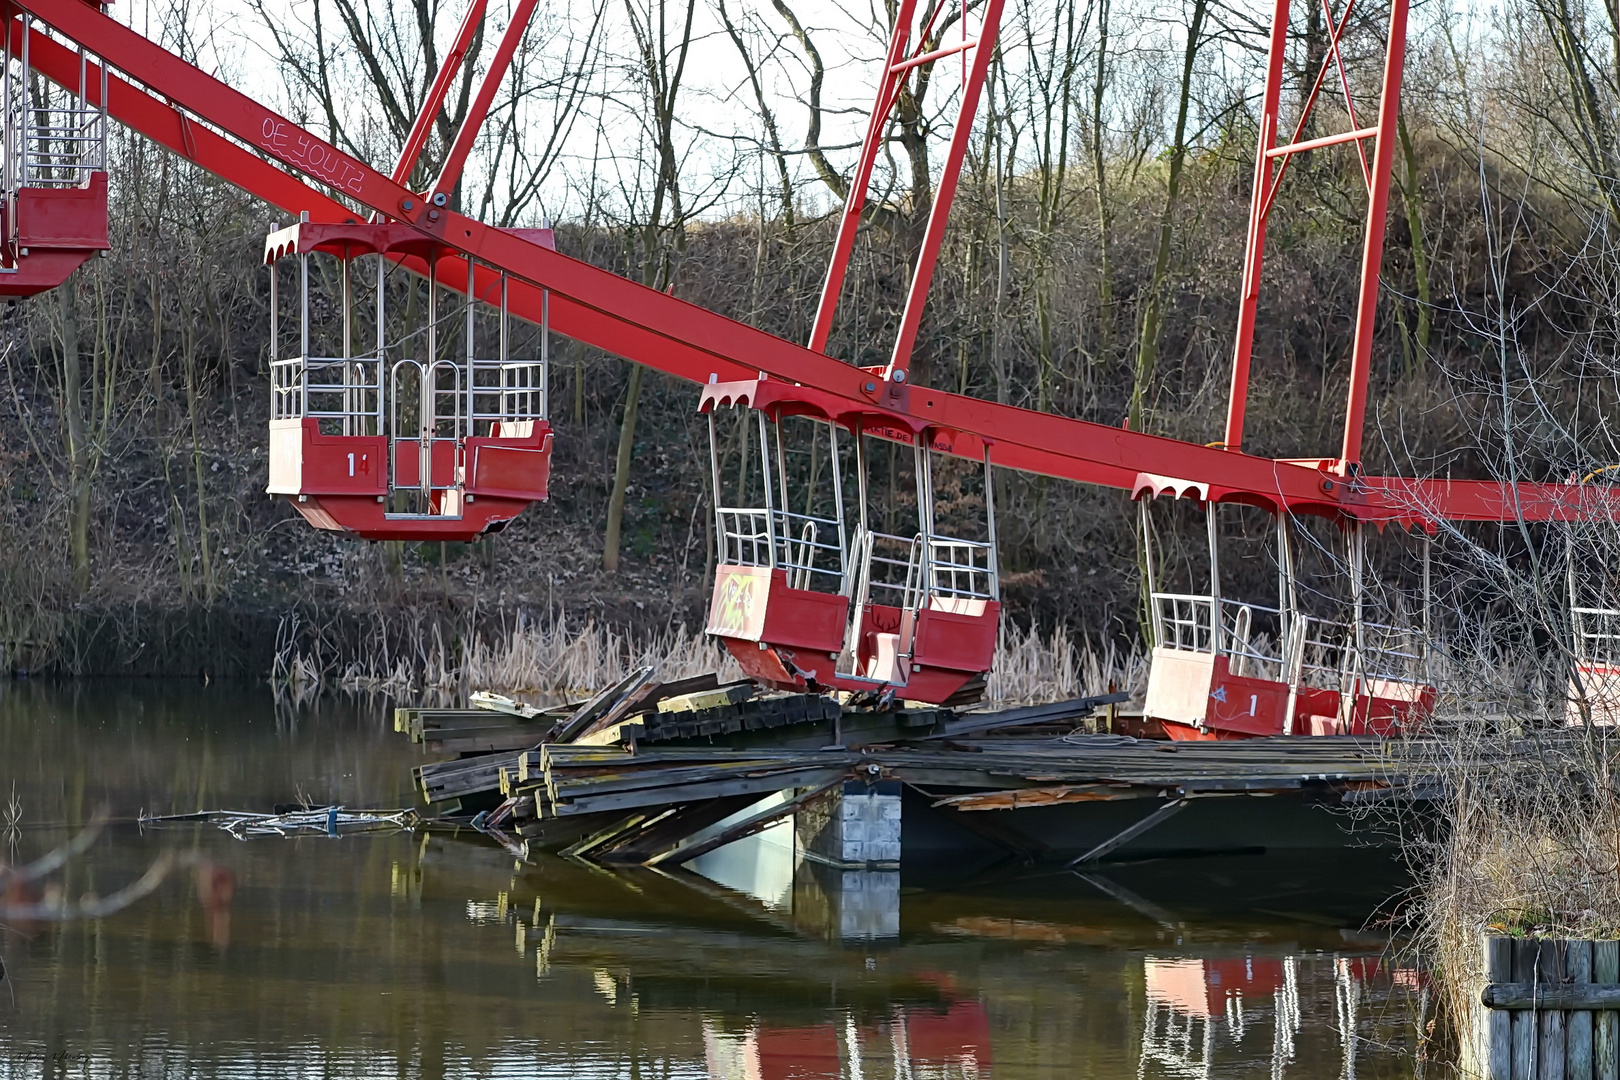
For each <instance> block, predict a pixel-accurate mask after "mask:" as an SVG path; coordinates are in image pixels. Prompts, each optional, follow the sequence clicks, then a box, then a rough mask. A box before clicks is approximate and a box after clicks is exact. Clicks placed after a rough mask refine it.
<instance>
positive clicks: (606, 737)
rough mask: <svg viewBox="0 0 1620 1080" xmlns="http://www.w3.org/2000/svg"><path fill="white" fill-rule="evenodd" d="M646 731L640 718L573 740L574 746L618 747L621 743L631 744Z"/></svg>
mask: <svg viewBox="0 0 1620 1080" xmlns="http://www.w3.org/2000/svg"><path fill="white" fill-rule="evenodd" d="M646 730H647V724H646V721H644V720H643V719H642V718H641V717H639V716H638V717H636V718H634V719H632V720H623V721H620V722H619V723H617V724H613V725H611V726H609V727H604V728H602V729H600V730H599V731H593V732H591V733H589V734H587V735H581V736H580V737H579V738H577V739H575V740H574V745H575V746H618V745H620V744H621V743H627V742H629V743H633V742H635V741H636V739H637V737H638V736H640V735H641V733H642V732H644V731H646Z"/></svg>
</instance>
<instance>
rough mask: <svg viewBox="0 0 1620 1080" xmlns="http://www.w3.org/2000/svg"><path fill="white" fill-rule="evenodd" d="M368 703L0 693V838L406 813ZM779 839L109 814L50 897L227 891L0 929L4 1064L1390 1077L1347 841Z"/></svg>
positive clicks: (139, 1070)
mask: <svg viewBox="0 0 1620 1080" xmlns="http://www.w3.org/2000/svg"><path fill="white" fill-rule="evenodd" d="M384 716H385V711H384V709H383V708H382V706H381V704H380V703H378V704H376V705H373V706H371V707H369V708H366V709H354V708H341V707H338V706H335V705H332V704H327V705H326V706H324V707H323V709H322V711H320V712H302V713H298V714H295V715H285V714H284V715H282V716H279V717H278V716H277V715H276V714H275V712H274V711H273V710H272V709H271V708H270V707H269V705H268V703H267V702H265V701H262V700H260V699H259V698H258V697H257V696H256V695H248V694H237V695H235V696H232V695H229V694H225V693H221V692H218V691H214V692H207V693H205V692H202V691H188V692H185V693H180V692H177V691H176V690H175V689H174V688H172V687H164V686H161V685H147V686H143V687H138V688H135V689H117V688H111V689H109V688H104V687H103V688H94V689H82V688H81V689H78V690H73V689H53V688H42V687H38V686H21V687H4V688H0V793H9V791H10V789H11V787H12V785H13V783H15V785H16V789H17V792H18V799H19V801H20V802H21V804H22V806H23V824H24V829H23V832H22V834H21V837H20V839H19V840H18V842H17V847H16V850H15V851H13V852H8V853H7V857H12V858H18V857H21V858H26V857H28V856H30V855H33V854H37V853H39V852H40V851H43V850H45V849H46V848H48V847H50V846H51V845H52V844H54V843H56V842H58V841H59V840H60V839H61V838H62V837H63V836H65V835H67V834H68V833H69V832H70V831H71V830H72V829H73V828H74V827H75V826H76V825H77V824H78V823H79V822H82V821H83V819H84V818H85V816H87V815H88V814H89V813H91V812H93V811H94V809H95V808H96V807H97V806H101V805H106V806H108V807H109V808H110V810H111V811H112V812H113V813H114V814H118V815H133V814H134V813H136V812H137V811H139V810H141V809H143V808H144V809H145V810H147V811H148V812H168V813H175V812H183V811H191V810H197V809H211V808H215V807H220V806H226V807H231V808H236V809H247V810H263V811H268V810H270V809H271V808H272V806H273V805H274V804H276V803H282V802H291V801H295V800H297V799H298V797H299V796H300V795H304V796H307V797H308V798H309V799H311V800H312V801H316V802H328V801H330V802H336V803H343V804H345V805H348V806H351V807H363V806H397V805H402V804H403V803H405V802H407V801H408V800H409V795H410V793H409V790H408V784H409V779H408V773H409V768H410V765H411V764H412V763H413V762H414V761H415V760H416V758H415V756H414V753H413V750H412V748H411V747H409V746H408V745H406V744H403V743H401V741H400V740H399V739H398V737H397V736H395V735H394V734H393V732H392V731H391V730H390V728H391V725H389V724H388V723H387V722H386V720H385V719H384ZM780 841H781V834H770V835H766V836H764V837H762V838H760V839H759V840H758V841H757V842H756V843H754V844H753V845H752V846H751V847H746V848H745V847H734V848H732V849H724V850H722V851H721V852H717V853H715V856H713V857H709V858H708V859H706V860H705V861H704V863H703V864H702V868H703V869H704V870H705V871H706V872H707V874H708V875H709V876H701V875H698V874H694V873H684V872H683V873H677V874H665V873H659V872H656V871H650V870H637V871H634V872H628V873H622V874H616V873H608V872H605V871H602V870H599V869H597V868H594V867H591V866H588V865H585V864H582V863H577V862H573V861H569V860H562V859H556V858H548V857H543V856H537V857H534V858H533V859H532V861H527V862H526V861H523V860H520V859H515V858H514V857H513V856H512V854H510V853H509V852H507V851H506V850H503V849H502V848H500V847H498V846H496V845H494V844H492V843H490V842H489V841H488V840H487V839H486V838H484V837H481V836H478V835H476V834H461V835H453V834H445V833H432V834H423V833H403V834H398V835H389V836H351V837H342V838H327V837H301V838H296V839H287V840H281V839H269V838H265V839H253V840H248V841H239V840H236V839H233V838H232V837H231V836H229V835H228V834H226V833H223V832H221V831H220V830H218V829H216V828H213V827H212V826H207V825H195V826H186V827H173V828H169V829H165V830H162V831H157V832H153V831H147V832H145V833H143V832H142V831H140V830H139V829H137V828H134V827H122V828H118V829H115V830H114V832H113V834H112V835H111V836H110V837H109V838H108V839H107V840H104V841H103V842H102V843H101V844H100V845H99V846H98V847H97V849H96V850H95V851H94V852H93V853H92V856H91V857H90V858H88V859H85V860H82V861H81V862H80V863H78V864H75V866H74V867H73V868H72V870H71V872H70V874H69V878H68V880H67V882H66V886H67V888H68V889H69V891H70V894H72V893H73V892H74V890H77V891H86V890H92V889H94V890H102V891H104V890H106V889H108V888H111V887H115V886H116V884H117V883H118V882H120V881H124V880H127V879H128V877H129V876H130V875H131V874H132V873H134V872H138V871H139V868H141V867H143V866H145V865H146V864H147V863H149V862H150V860H151V859H152V858H153V857H154V855H155V854H157V853H158V852H160V851H162V850H164V849H166V848H174V847H180V848H184V849H186V850H191V851H196V852H198V853H199V854H200V855H203V856H205V857H207V858H208V859H210V860H212V861H213V862H214V863H216V864H218V865H219V866H221V867H224V868H228V871H229V874H230V879H229V885H228V886H227V885H226V884H225V881H224V880H223V879H221V880H220V881H218V882H214V883H213V884H212V885H211V886H207V887H205V888H204V889H203V892H202V893H200V892H199V887H198V885H197V883H195V882H193V881H191V880H187V881H184V882H181V881H176V882H172V883H170V885H168V886H165V888H164V889H163V890H161V891H160V892H159V893H158V894H157V895H156V896H154V897H152V898H150V899H149V900H148V901H146V902H144V903H143V904H141V905H139V906H137V907H135V908H132V909H130V910H128V911H125V912H123V913H121V914H119V915H117V916H115V917H113V918H109V919H105V920H102V921H99V922H91V923H81V924H73V925H68V926H61V927H34V928H32V929H30V930H29V932H28V933H27V934H21V933H16V932H6V931H0V958H3V959H4V962H5V964H6V967H7V970H8V973H9V977H8V978H7V979H6V980H5V981H4V982H0V1078H5V1080H10V1078H13V1077H18V1078H20V1077H28V1078H33V1077H44V1076H52V1077H55V1076H63V1077H68V1076H81V1075H84V1076H132V1077H170V1076H197V1077H204V1076H206V1077H214V1076H226V1077H283V1076H294V1075H299V1076H302V1075H310V1076H316V1075H319V1076H328V1077H351V1076H386V1077H411V1078H423V1080H437V1078H440V1077H483V1076H512V1077H519V1076H523V1077H528V1076H542V1077H548V1078H550V1077H558V1078H561V1077H569V1078H574V1077H578V1078H590V1077H627V1078H628V1077H637V1078H640V1077H648V1078H651V1077H658V1078H661V1080H662V1078H670V1080H679V1078H686V1077H692V1078H698V1077H714V1078H716V1080H777V1078H780V1080H820V1078H829V1080H831V1078H838V1080H845V1078H848V1080H857V1078H858V1080H902V1078H905V1080H932V1078H941V1080H943V1078H946V1077H950V1078H968V1077H995V1078H997V1080H1008V1078H1024V1077H1029V1078H1037V1077H1039V1078H1046V1077H1052V1078H1057V1077H1132V1076H1138V1077H1142V1078H1144V1080H1148V1078H1157V1077H1249V1076H1254V1077H1266V1076H1287V1077H1299V1078H1317V1077H1351V1076H1358V1077H1362V1078H1364V1080H1366V1078H1378V1077H1394V1076H1411V1075H1412V1074H1413V1063H1412V1057H1411V1054H1410V1050H1409V1047H1410V1045H1411V1043H1412V1033H1413V1031H1414V1030H1415V1028H1414V1016H1415V1015H1417V1012H1416V1006H1417V1004H1418V1003H1419V1002H1420V1000H1421V996H1422V988H1421V981H1420V980H1418V979H1417V978H1416V977H1415V975H1413V974H1412V973H1410V972H1390V971H1389V970H1387V969H1386V968H1384V967H1382V966H1380V964H1379V962H1378V958H1379V955H1380V952H1381V950H1380V948H1379V947H1378V945H1377V943H1376V942H1373V943H1371V944H1368V943H1366V942H1367V939H1365V938H1364V937H1363V936H1362V935H1359V934H1357V933H1356V932H1355V928H1357V927H1359V926H1361V925H1362V923H1363V921H1364V920H1365V918H1366V916H1367V915H1368V913H1369V912H1370V911H1371V910H1372V907H1373V905H1374V904H1375V903H1376V901H1377V899H1378V898H1379V897H1380V896H1382V895H1387V893H1388V892H1389V891H1390V890H1391V889H1392V888H1394V887H1395V885H1396V884H1398V879H1395V878H1393V877H1392V876H1391V874H1390V870H1389V867H1388V866H1387V864H1385V863H1384V862H1382V861H1381V860H1380V859H1378V858H1376V857H1374V856H1373V855H1371V854H1366V855H1365V856H1364V857H1361V858H1359V859H1358V858H1357V857H1356V856H1355V853H1351V855H1350V856H1346V855H1345V854H1344V853H1336V854H1334V855H1333V856H1331V858H1329V859H1327V860H1324V861H1323V862H1322V863H1320V864H1317V863H1313V862H1312V860H1311V859H1310V858H1309V857H1308V856H1298V857H1290V858H1289V859H1287V860H1280V859H1272V858H1270V857H1267V856H1246V857H1243V858H1231V859H1205V860H1188V861H1170V860H1166V861H1162V862H1157V863H1143V864H1139V865H1134V866H1115V867H1110V868H1109V869H1108V870H1107V871H1106V873H1105V874H1104V875H1101V876H1099V875H1092V877H1090V878H1081V877H1078V876H1075V875H1050V874H1048V875H1041V876H1036V877H1028V878H1022V879H1013V878H1007V877H1003V878H999V879H990V880H982V881H975V882H963V881H961V880H958V879H954V878H953V877H952V874H951V868H949V867H932V868H931V867H912V866H909V865H908V866H907V867H906V869H905V870H904V872H903V873H901V874H900V875H898V876H896V875H892V874H891V875H868V876H864V877H863V876H862V875H853V876H847V875H845V874H844V873H842V872H838V871H831V870H829V869H828V868H825V867H822V866H819V865H817V864H813V863H805V862H797V861H795V860H794V858H793V853H792V850H791V847H790V846H788V845H786V844H783V843H781V842H780ZM1347 881H1348V882H1355V883H1358V884H1357V887H1358V888H1361V889H1363V890H1364V891H1363V892H1361V893H1356V892H1354V891H1346V889H1345V887H1344V886H1343V884H1342V883H1344V882H1347ZM210 889H211V890H212V891H211V892H210V891H209V890H210ZM227 892H228V893H229V895H228V896H226V895H224V894H225V893H227ZM205 894H206V895H205Z"/></svg>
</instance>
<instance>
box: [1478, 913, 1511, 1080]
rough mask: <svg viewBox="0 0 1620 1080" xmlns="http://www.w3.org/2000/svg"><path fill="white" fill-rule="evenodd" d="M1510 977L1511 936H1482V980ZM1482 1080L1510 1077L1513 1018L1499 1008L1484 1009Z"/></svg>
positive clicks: (1493, 980)
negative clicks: (1483, 952) (1483, 951)
mask: <svg viewBox="0 0 1620 1080" xmlns="http://www.w3.org/2000/svg"><path fill="white" fill-rule="evenodd" d="M1512 978H1513V939H1512V938H1507V937H1487V938H1486V939H1485V979H1486V981H1487V982H1488V983H1495V982H1507V981H1509V980H1510V979H1512ZM1484 1024H1485V1065H1486V1074H1485V1075H1486V1080H1513V1041H1512V1033H1513V1018H1512V1016H1510V1015H1509V1014H1508V1013H1506V1012H1504V1011H1502V1010H1499V1009H1491V1008H1486V1009H1485V1016H1484Z"/></svg>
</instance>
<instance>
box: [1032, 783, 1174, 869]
mask: <svg viewBox="0 0 1620 1080" xmlns="http://www.w3.org/2000/svg"><path fill="white" fill-rule="evenodd" d="M1186 806H1187V799H1186V798H1185V797H1182V798H1179V799H1171V800H1170V801H1169V802H1167V803H1165V804H1164V805H1163V806H1161V807H1158V808H1157V809H1155V810H1154V811H1153V812H1151V813H1149V814H1147V815H1146V816H1144V817H1142V818H1141V819H1139V820H1137V821H1134V822H1132V823H1131V824H1129V825H1127V826H1125V828H1123V829H1121V830H1120V831H1119V832H1117V833H1115V834H1114V835H1113V836H1110V837H1109V838H1108V839H1107V840H1104V841H1103V842H1102V843H1100V844H1098V845H1097V846H1096V847H1094V848H1092V849H1091V850H1090V851H1087V852H1086V853H1085V854H1083V855H1078V856H1076V857H1075V858H1073V859H1070V860H1069V861H1068V862H1066V863H1064V864H1063V868H1064V869H1065V870H1072V869H1073V868H1074V867H1076V866H1081V865H1083V864H1085V863H1092V862H1096V861H1097V860H1098V859H1100V858H1102V857H1103V856H1104V855H1107V854H1108V853H1109V852H1111V851H1113V850H1115V849H1116V848H1119V847H1121V846H1123V845H1125V844H1128V843H1130V842H1131V841H1132V840H1135V839H1136V838H1137V837H1138V836H1141V835H1142V834H1143V833H1145V832H1147V831H1148V830H1149V829H1152V828H1154V827H1155V826H1157V825H1158V824H1160V823H1161V822H1163V821H1166V820H1168V819H1169V818H1172V817H1174V816H1175V815H1177V814H1179V813H1181V811H1182V810H1184V809H1185V808H1186Z"/></svg>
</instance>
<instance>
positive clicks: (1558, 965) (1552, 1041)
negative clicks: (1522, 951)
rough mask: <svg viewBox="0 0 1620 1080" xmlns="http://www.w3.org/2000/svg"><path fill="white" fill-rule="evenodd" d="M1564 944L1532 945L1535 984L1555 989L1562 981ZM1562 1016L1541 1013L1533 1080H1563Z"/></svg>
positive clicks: (1555, 1011) (1554, 1012)
mask: <svg viewBox="0 0 1620 1080" xmlns="http://www.w3.org/2000/svg"><path fill="white" fill-rule="evenodd" d="M1568 944H1569V943H1568V942H1566V941H1554V940H1551V939H1549V938H1542V939H1540V940H1539V941H1537V942H1536V943H1535V945H1536V982H1537V984H1538V985H1541V986H1557V985H1559V984H1560V983H1562V982H1563V981H1564V974H1565V971H1566V967H1565V962H1564V953H1565V948H1566V946H1567V945H1568ZM1565 1034H1566V1033H1565V1030H1564V1014H1563V1013H1562V1012H1561V1011H1559V1010H1558V1009H1546V1010H1543V1011H1541V1046H1540V1048H1539V1049H1540V1051H1541V1071H1540V1072H1539V1073H1537V1074H1536V1077H1537V1080H1565V1076H1564V1050H1565Z"/></svg>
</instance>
